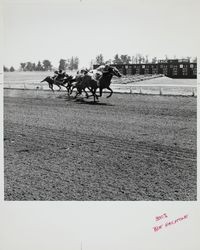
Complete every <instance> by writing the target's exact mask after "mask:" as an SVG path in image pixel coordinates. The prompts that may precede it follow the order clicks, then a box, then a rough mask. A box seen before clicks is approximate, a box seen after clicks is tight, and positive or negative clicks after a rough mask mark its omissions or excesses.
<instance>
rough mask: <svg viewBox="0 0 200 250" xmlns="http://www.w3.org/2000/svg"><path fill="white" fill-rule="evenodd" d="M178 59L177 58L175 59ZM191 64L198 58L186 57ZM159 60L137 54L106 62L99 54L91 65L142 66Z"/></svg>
mask: <svg viewBox="0 0 200 250" xmlns="http://www.w3.org/2000/svg"><path fill="white" fill-rule="evenodd" d="M168 59H169V58H168V56H167V55H165V58H164V60H168ZM174 59H176V57H174ZM186 59H188V60H189V61H191V62H197V57H195V58H191V57H186ZM158 61H159V60H158V58H157V57H153V58H151V60H150V59H149V56H148V55H145V56H143V55H142V54H139V53H138V54H136V55H135V56H129V55H118V54H116V55H115V56H114V59H108V60H104V57H103V55H102V54H99V55H97V56H96V59H95V60H92V61H91V64H98V65H99V64H103V63H106V62H109V63H112V64H131V63H132V64H142V63H157V62H158Z"/></svg>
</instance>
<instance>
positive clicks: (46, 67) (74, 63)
mask: <svg viewBox="0 0 200 250" xmlns="http://www.w3.org/2000/svg"><path fill="white" fill-rule="evenodd" d="M167 59H169V58H168V56H167V55H165V57H164V60H167ZM174 59H176V58H175V57H174ZM185 59H187V60H189V61H190V62H197V57H194V58H191V57H189V56H188V57H186V58H185ZM158 61H159V59H158V58H157V57H153V58H151V59H150V58H149V56H148V55H145V56H144V55H142V54H139V53H138V54H136V55H134V56H129V55H127V54H124V55H123V54H122V55H119V54H116V55H114V58H113V59H107V60H105V59H104V56H103V55H102V54H99V55H97V56H96V58H95V59H93V60H91V62H90V68H92V67H93V65H94V64H98V65H101V64H103V63H111V64H142V63H145V64H147V63H158ZM78 66H79V58H78V57H76V56H75V57H73V56H72V57H71V58H69V59H60V61H59V65H58V69H59V70H60V69H61V70H64V71H65V70H77V69H78ZM3 70H4V72H9V71H10V72H13V71H15V69H14V67H13V66H11V67H10V68H7V67H6V66H4V67H3ZM51 70H53V65H52V63H51V62H50V61H49V60H47V59H45V60H43V61H42V62H40V61H39V62H38V63H37V64H36V63H32V62H25V63H20V71H51Z"/></svg>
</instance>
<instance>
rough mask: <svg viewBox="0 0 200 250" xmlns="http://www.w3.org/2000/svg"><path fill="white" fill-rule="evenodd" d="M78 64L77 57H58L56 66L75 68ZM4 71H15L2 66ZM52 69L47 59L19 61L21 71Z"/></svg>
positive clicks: (63, 68)
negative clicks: (35, 61)
mask: <svg viewBox="0 0 200 250" xmlns="http://www.w3.org/2000/svg"><path fill="white" fill-rule="evenodd" d="M78 65H79V59H78V57H73V56H72V57H71V58H69V59H60V61H59V66H58V68H59V69H61V70H67V69H69V70H77V69H78ZM3 69H4V72H9V71H10V72H13V71H15V69H14V67H13V66H12V67H10V68H8V67H6V66H4V68H3ZM52 69H53V65H52V63H51V62H50V61H49V60H47V59H46V60H43V61H42V62H40V61H39V62H38V63H37V64H36V63H32V62H24V63H20V70H21V71H51V70H52Z"/></svg>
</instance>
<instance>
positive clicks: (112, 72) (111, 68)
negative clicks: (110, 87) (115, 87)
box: [109, 66, 122, 77]
mask: <svg viewBox="0 0 200 250" xmlns="http://www.w3.org/2000/svg"><path fill="white" fill-rule="evenodd" d="M109 72H110V73H111V74H113V75H114V76H117V77H121V76H122V75H121V74H120V72H119V70H118V69H117V68H115V67H112V66H109Z"/></svg>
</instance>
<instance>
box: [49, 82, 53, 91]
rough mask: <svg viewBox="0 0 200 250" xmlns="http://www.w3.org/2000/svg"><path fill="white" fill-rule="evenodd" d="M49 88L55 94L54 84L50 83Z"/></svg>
mask: <svg viewBox="0 0 200 250" xmlns="http://www.w3.org/2000/svg"><path fill="white" fill-rule="evenodd" d="M49 88H50V89H51V90H52V91H53V92H54V89H53V84H50V83H49Z"/></svg>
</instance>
